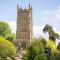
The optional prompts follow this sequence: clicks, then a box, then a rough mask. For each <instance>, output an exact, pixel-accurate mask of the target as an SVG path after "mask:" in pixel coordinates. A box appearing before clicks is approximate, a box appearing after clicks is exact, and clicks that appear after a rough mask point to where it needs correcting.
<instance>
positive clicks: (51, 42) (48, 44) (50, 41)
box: [46, 39, 57, 53]
mask: <svg viewBox="0 0 60 60" xmlns="http://www.w3.org/2000/svg"><path fill="white" fill-rule="evenodd" d="M46 47H49V48H51V51H52V52H55V53H56V52H57V46H56V44H55V43H54V42H53V41H52V40H50V39H49V40H48V41H47V44H46Z"/></svg>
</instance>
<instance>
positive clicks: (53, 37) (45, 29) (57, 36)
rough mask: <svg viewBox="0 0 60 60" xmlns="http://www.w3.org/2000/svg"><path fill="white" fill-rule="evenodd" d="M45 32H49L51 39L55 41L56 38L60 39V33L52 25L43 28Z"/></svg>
mask: <svg viewBox="0 0 60 60" xmlns="http://www.w3.org/2000/svg"><path fill="white" fill-rule="evenodd" d="M43 32H45V33H46V32H48V34H49V39H51V40H52V41H54V42H55V40H56V39H59V34H58V33H56V32H55V31H54V30H53V28H52V27H51V26H50V25H48V24H47V25H46V26H45V27H44V29H43Z"/></svg>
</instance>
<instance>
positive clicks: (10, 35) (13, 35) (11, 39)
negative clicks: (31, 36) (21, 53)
mask: <svg viewBox="0 0 60 60" xmlns="http://www.w3.org/2000/svg"><path fill="white" fill-rule="evenodd" d="M15 38H16V36H15V34H14V33H9V34H7V36H6V39H7V40H9V41H11V42H14V41H13V40H14V39H15Z"/></svg>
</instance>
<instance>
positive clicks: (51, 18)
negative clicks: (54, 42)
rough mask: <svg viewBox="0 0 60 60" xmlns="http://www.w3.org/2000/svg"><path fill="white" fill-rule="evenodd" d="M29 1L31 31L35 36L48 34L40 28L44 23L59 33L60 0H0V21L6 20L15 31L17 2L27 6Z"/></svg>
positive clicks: (23, 6)
mask: <svg viewBox="0 0 60 60" xmlns="http://www.w3.org/2000/svg"><path fill="white" fill-rule="evenodd" d="M29 2H31V5H32V8H33V33H34V36H35V37H39V36H43V37H47V36H48V35H45V34H43V32H42V30H43V28H44V26H45V25H46V24H49V25H51V26H52V27H53V29H54V30H55V31H56V32H57V33H59V34H60V0H31V1H30V0H0V21H5V22H8V24H9V25H10V28H11V30H12V32H14V33H15V31H16V17H17V9H16V8H17V3H18V4H19V5H20V6H21V7H22V8H25V6H26V7H27V8H28V4H29Z"/></svg>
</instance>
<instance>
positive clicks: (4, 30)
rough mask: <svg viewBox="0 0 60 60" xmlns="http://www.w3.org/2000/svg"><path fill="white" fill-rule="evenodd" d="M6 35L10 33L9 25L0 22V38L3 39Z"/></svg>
mask: <svg viewBox="0 0 60 60" xmlns="http://www.w3.org/2000/svg"><path fill="white" fill-rule="evenodd" d="M8 33H11V30H10V28H9V25H8V24H7V23H5V22H0V36H3V37H5V36H6V35H7V34H8Z"/></svg>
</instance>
